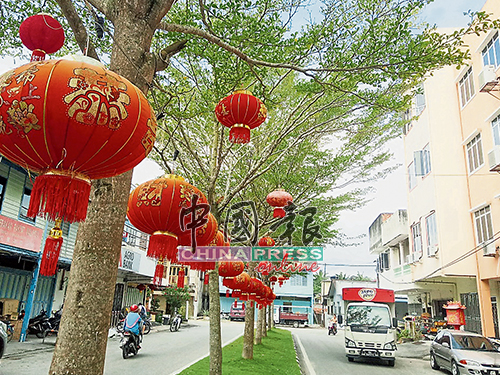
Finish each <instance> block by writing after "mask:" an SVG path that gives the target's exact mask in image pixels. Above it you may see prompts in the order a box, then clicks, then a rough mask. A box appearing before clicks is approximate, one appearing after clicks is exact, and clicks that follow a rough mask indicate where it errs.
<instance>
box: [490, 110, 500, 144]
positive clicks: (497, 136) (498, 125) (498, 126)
mask: <svg viewBox="0 0 500 375" xmlns="http://www.w3.org/2000/svg"><path fill="white" fill-rule="evenodd" d="M491 131H492V133H493V142H494V143H495V146H500V115H498V116H497V117H496V118H495V119H494V120H493V121H492V122H491Z"/></svg>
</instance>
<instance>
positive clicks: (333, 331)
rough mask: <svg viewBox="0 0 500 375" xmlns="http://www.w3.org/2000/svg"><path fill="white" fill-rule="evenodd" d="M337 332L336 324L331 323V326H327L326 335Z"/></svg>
mask: <svg viewBox="0 0 500 375" xmlns="http://www.w3.org/2000/svg"><path fill="white" fill-rule="evenodd" d="M336 334H337V324H335V323H334V324H332V325H331V326H329V327H328V336H330V335H334V336H335V335H336Z"/></svg>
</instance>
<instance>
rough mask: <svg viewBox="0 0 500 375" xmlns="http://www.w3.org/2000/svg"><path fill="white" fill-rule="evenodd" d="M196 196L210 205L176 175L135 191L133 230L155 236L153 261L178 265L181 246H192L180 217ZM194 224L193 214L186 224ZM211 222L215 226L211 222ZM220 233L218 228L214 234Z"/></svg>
mask: <svg viewBox="0 0 500 375" xmlns="http://www.w3.org/2000/svg"><path fill="white" fill-rule="evenodd" d="M193 194H197V195H198V203H207V199H206V198H205V196H204V195H203V194H202V193H201V192H200V191H199V190H198V189H197V188H195V187H194V186H193V185H190V184H188V183H187V182H186V181H184V179H183V178H182V177H179V176H175V175H168V176H166V177H164V178H158V179H156V180H151V181H148V182H145V183H143V184H141V185H139V186H138V187H137V188H135V189H134V191H132V193H131V194H130V197H129V200H128V211H127V216H128V218H129V220H130V222H131V223H132V225H133V226H135V227H136V228H137V229H139V230H140V231H142V232H145V233H149V234H151V237H150V238H149V247H148V252H147V255H148V256H149V257H153V258H160V257H162V256H164V257H166V258H167V259H169V260H171V261H174V260H176V258H177V246H179V245H181V246H190V245H191V236H190V235H185V233H183V232H182V230H181V228H180V215H181V209H182V208H188V207H191V197H192V195H193ZM190 221H191V214H188V215H186V216H184V223H185V224H187V223H189V222H190ZM209 222H210V223H212V224H211V225H213V224H214V221H213V220H211V219H209ZM216 224H217V223H216V222H215V225H216ZM198 229H201V228H198ZM216 231H217V228H215V231H214V234H215V232H216ZM198 238H199V237H197V240H198ZM203 241H207V242H203ZM203 241H199V242H198V243H197V244H198V245H199V246H206V245H208V244H209V243H210V241H212V238H207V237H206V236H203Z"/></svg>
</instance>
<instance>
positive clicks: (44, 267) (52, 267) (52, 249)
mask: <svg viewBox="0 0 500 375" xmlns="http://www.w3.org/2000/svg"><path fill="white" fill-rule="evenodd" d="M62 244H63V238H62V230H61V220H60V219H58V220H56V223H55V225H54V228H52V229H51V230H50V234H49V236H48V237H47V239H46V240H45V247H44V249H43V254H42V261H41V262H40V275H41V276H53V275H55V273H56V269H57V261H58V259H59V254H60V253H61V247H62Z"/></svg>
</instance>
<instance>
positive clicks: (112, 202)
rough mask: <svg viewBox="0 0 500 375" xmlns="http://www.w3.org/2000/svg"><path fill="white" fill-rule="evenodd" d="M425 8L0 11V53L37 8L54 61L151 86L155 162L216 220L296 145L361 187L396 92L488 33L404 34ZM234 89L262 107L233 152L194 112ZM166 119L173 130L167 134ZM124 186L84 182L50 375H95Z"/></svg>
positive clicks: (133, 5)
mask: <svg viewBox="0 0 500 375" xmlns="http://www.w3.org/2000/svg"><path fill="white" fill-rule="evenodd" d="M426 3H428V1H427V0H349V1H342V0H324V1H323V2H322V3H321V4H320V6H319V5H317V6H316V7H315V8H314V12H311V17H310V18H311V21H310V22H307V23H304V22H303V21H304V19H305V15H307V14H308V13H307V12H308V11H309V10H311V9H310V8H308V7H309V6H310V4H309V1H307V0H296V1H288V0H264V1H261V0H259V1H252V0H233V1H227V2H222V1H218V0H215V1H204V0H198V1H193V0H180V1H175V0H122V1H120V2H116V1H105V0H56V1H55V2H54V1H46V0H44V1H41V0H40V1H37V0H34V1H14V0H4V1H3V2H2V4H1V7H0V12H1V14H2V19H3V20H4V22H2V25H0V34H1V35H2V38H0V52H1V53H2V54H3V55H11V56H20V55H22V54H23V53H25V52H24V51H23V50H22V49H21V48H20V44H19V39H18V38H17V37H16V36H17V30H18V29H19V24H20V22H21V21H22V20H23V19H24V18H26V17H27V16H29V15H32V14H34V13H36V12H38V11H40V10H42V11H45V12H50V13H52V14H53V15H54V16H56V17H58V18H60V21H61V22H62V24H63V25H64V27H65V30H66V32H67V40H68V42H67V45H66V47H67V48H66V51H65V52H76V50H77V49H79V50H81V51H85V53H87V54H88V55H89V56H92V57H96V58H99V57H100V58H101V59H102V60H103V61H104V62H106V63H109V67H110V69H111V70H113V71H115V72H117V73H118V74H120V75H122V76H124V77H125V78H127V79H128V80H130V81H131V82H132V83H134V84H135V85H136V86H138V87H139V88H140V89H141V90H142V91H143V92H145V93H147V92H149V91H151V89H152V88H155V91H157V92H155V94H156V95H157V96H158V107H157V108H158V109H160V108H161V110H160V111H159V113H160V115H161V114H163V113H164V112H165V113H166V114H167V115H169V118H168V121H166V123H165V124H164V125H163V128H162V130H161V131H160V132H159V133H160V134H159V141H160V142H159V146H158V147H159V148H158V150H157V153H158V156H159V157H162V158H163V159H165V160H167V161H168V158H167V157H165V155H168V154H169V151H170V152H171V151H172V150H173V149H174V147H177V148H178V149H180V150H181V152H183V153H186V155H187V156H186V157H183V158H182V159H180V162H181V165H182V171H183V172H184V174H185V175H186V176H187V177H188V178H189V179H190V180H191V181H192V182H194V183H195V184H199V187H200V188H204V190H205V191H206V192H207V197H208V199H209V202H210V203H211V205H212V206H213V209H214V212H215V213H216V214H217V215H219V218H220V215H221V214H222V213H223V212H224V210H226V209H228V207H230V205H231V204H232V202H233V201H234V200H235V199H236V198H238V199H239V198H244V194H245V193H246V192H248V191H250V189H249V188H250V187H251V186H252V185H253V184H254V183H256V181H257V180H258V179H260V178H262V176H264V175H265V174H266V173H267V172H269V171H270V170H272V168H274V167H275V166H277V165H279V164H280V163H282V161H283V158H284V156H285V155H287V154H288V153H289V152H290V151H293V150H295V149H300V148H301V147H302V146H304V145H305V144H306V143H307V142H313V143H318V144H321V146H322V147H320V148H318V149H316V150H315V151H317V152H324V151H325V149H332V150H335V152H333V155H335V156H336V157H338V158H340V159H342V160H343V161H344V163H345V164H346V165H349V164H350V165H352V167H353V168H354V169H353V170H354V171H355V170H358V171H359V173H353V175H349V174H348V173H347V174H345V175H341V174H340V173H337V174H334V176H333V178H335V179H336V181H337V184H338V186H342V184H345V183H348V182H350V181H359V180H363V179H365V178H370V176H371V177H373V176H374V174H375V172H374V169H371V168H368V169H367V170H366V168H365V167H364V166H365V165H367V164H370V163H374V164H377V162H378V161H380V162H381V161H383V159H384V158H387V155H385V156H384V155H383V153H381V152H380V146H381V145H382V144H383V142H384V141H385V140H387V139H389V138H391V137H394V136H396V135H397V134H398V131H399V130H400V128H401V125H402V122H401V119H400V118H399V115H398V113H399V112H400V111H402V110H404V109H405V107H407V106H408V104H409V101H410V99H411V95H408V94H405V93H408V92H411V89H412V87H414V86H415V85H416V84H417V83H418V82H420V81H421V80H422V79H423V77H424V76H425V74H427V73H428V72H430V71H432V70H433V69H437V68H439V67H441V66H443V65H450V64H457V65H460V64H461V63H462V62H463V61H464V59H465V58H466V57H467V56H468V52H467V50H466V48H464V47H465V46H463V43H462V41H461V36H462V35H463V34H465V33H470V32H482V31H484V30H487V29H489V28H491V27H498V26H499V24H498V22H496V21H491V20H489V19H488V17H487V15H484V14H478V15H476V18H475V20H474V22H473V24H472V25H471V26H470V27H468V28H465V29H461V30H458V31H456V32H453V33H452V34H450V35H442V34H438V33H437V32H436V31H435V30H434V29H432V28H430V27H425V26H424V27H423V29H422V31H421V32H415V28H414V27H415V16H416V14H417V13H418V11H420V10H421V9H422V7H423V6H424V5H425V4H426ZM313 15H317V16H313ZM98 17H103V18H104V22H103V24H102V26H103V29H104V31H105V37H104V38H103V39H102V40H101V39H98V38H97V37H96V33H95V32H94V30H95V24H96V21H98V20H99V18H98ZM315 18H316V19H315ZM99 24H100V25H101V23H99ZM300 24H304V26H303V27H298V26H297V25H300ZM193 72H196V75H195V74H192V73H193ZM200 72H201V73H202V74H200ZM208 83H210V84H212V85H213V86H212V87H211V90H208ZM241 85H243V87H244V88H249V89H251V90H252V91H253V92H254V94H256V95H257V96H258V97H260V98H261V99H262V100H264V102H265V104H266V105H267V106H268V109H269V110H270V116H269V121H268V123H267V124H266V125H264V126H263V127H261V129H259V130H257V131H256V132H255V134H253V137H255V140H254V141H253V142H252V143H251V144H248V145H246V146H244V145H241V146H238V145H229V144H228V143H227V142H226V141H225V132H224V129H223V128H222V126H220V125H219V124H217V123H216V121H215V120H214V119H213V118H212V119H209V118H208V117H207V115H206V114H207V113H209V111H208V109H211V108H213V106H214V104H215V103H217V101H218V100H219V99H220V98H221V97H222V96H224V95H227V94H228V93H230V92H231V91H232V90H233V89H235V88H239V87H240V86H241ZM193 87H194V89H196V90H194V89H193ZM156 88H157V90H156ZM287 90H290V92H289V94H290V95H287ZM201 92H203V93H205V95H206V96H203V97H201V96H200V95H199V93H201ZM160 93H161V94H160ZM151 95H153V91H151ZM152 100H153V101H155V98H154V97H152ZM190 100H191V101H190ZM175 110H177V111H178V113H173V112H174V111H175ZM173 115H175V116H176V117H177V118H179V119H181V120H182V121H180V122H179V123H178V126H177V129H176V128H173V127H172V125H173V124H172V118H174V117H173ZM188 115H189V116H188ZM201 120H203V121H204V122H200V121H201ZM193 122H198V124H197V126H193ZM201 125H203V126H201ZM327 137H329V142H330V143H328V146H326V145H327V142H326V139H327ZM193 141H200V143H196V142H193ZM344 145H348V147H346V148H344ZM370 149H371V150H370ZM302 150H303V151H305V150H306V149H305V148H303V149H302ZM364 150H368V151H369V152H367V153H366V154H364ZM161 155H163V156H161ZM318 160H322V158H321V157H320V155H318ZM380 164H381V163H378V164H377V165H380ZM207 166H209V167H207ZM339 172H340V171H339ZM280 173H281V172H280ZM131 175H132V173H131V172H128V173H125V174H123V175H121V176H118V177H114V178H109V179H103V180H99V181H94V183H93V188H92V193H91V202H90V204H89V209H88V215H87V220H86V221H85V222H84V223H82V224H81V225H80V227H79V231H78V236H77V243H76V246H75V252H74V257H73V262H72V270H71V277H70V280H69V285H68V293H67V296H66V302H65V312H64V316H63V319H62V322H61V331H60V336H59V338H58V342H57V346H56V350H55V352H54V357H53V361H52V365H51V369H50V373H51V374H68V373H69V374H101V373H102V372H103V366H104V358H105V351H106V342H107V326H108V322H109V321H110V314H111V304H112V296H113V289H114V284H115V280H116V270H117V264H118V256H119V252H120V246H121V234H122V229H123V223H124V220H125V213H126V206H127V198H128V194H129V191H130V183H131ZM202 182H204V183H202ZM281 184H283V185H285V182H284V181H278V185H281ZM326 186H331V184H326ZM269 187H271V186H269ZM318 196H321V197H324V195H323V194H319V195H318ZM346 204H349V201H348V200H346ZM210 280H211V282H212V283H215V282H217V278H216V277H211V278H210ZM210 290H212V291H215V290H216V288H215V286H211V288H210ZM212 294H217V293H212ZM216 298H217V300H218V294H217V297H216ZM214 311H215V309H214ZM219 331H220V327H219ZM219 337H220V332H219ZM212 339H213V340H212ZM210 340H211V361H213V363H212V362H211V368H210V372H211V373H213V374H220V373H221V365H220V364H221V361H220V360H221V352H220V340H217V338H216V337H212V335H211V339H210ZM212 342H213V343H214V344H213V345H212Z"/></svg>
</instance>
